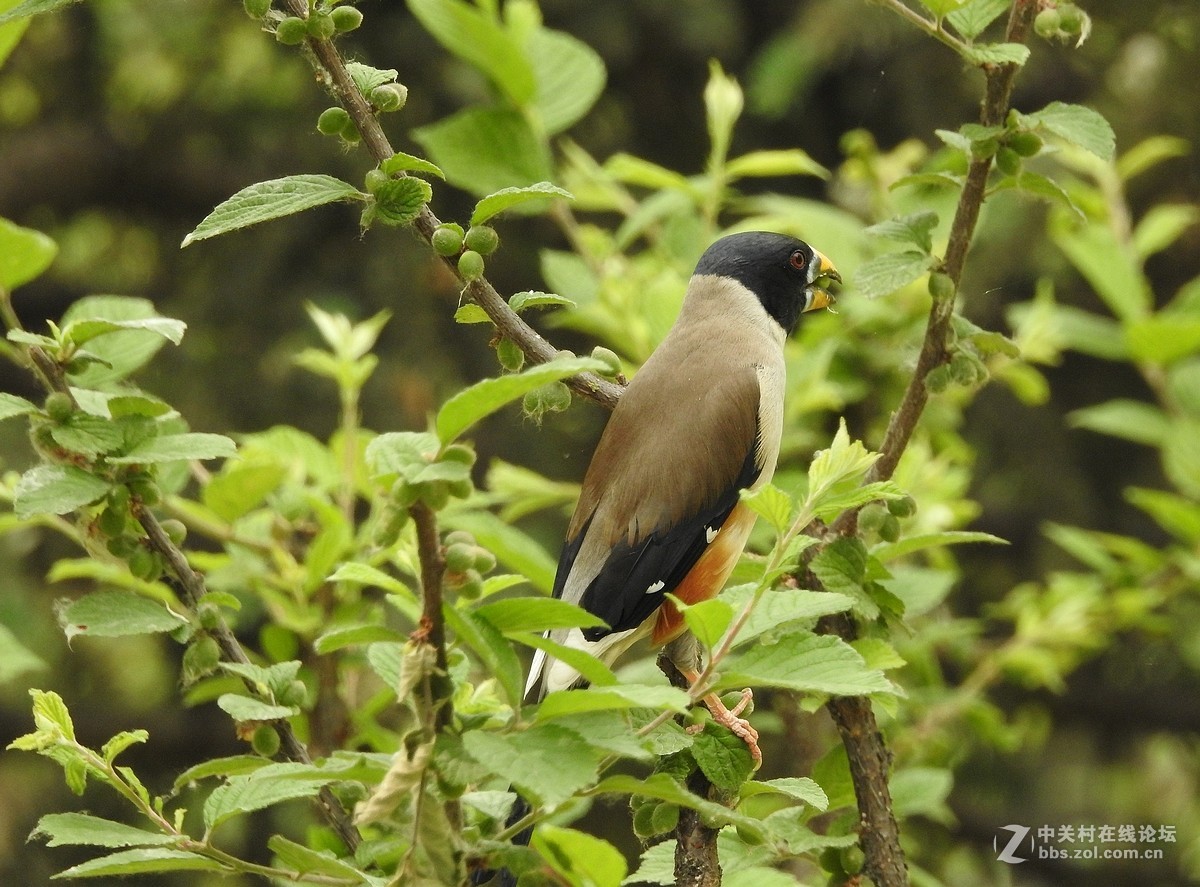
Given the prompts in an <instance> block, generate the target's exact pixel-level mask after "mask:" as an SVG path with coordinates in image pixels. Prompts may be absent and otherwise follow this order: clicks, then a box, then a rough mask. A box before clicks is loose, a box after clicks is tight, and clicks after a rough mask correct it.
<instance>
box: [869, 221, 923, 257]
mask: <svg viewBox="0 0 1200 887" xmlns="http://www.w3.org/2000/svg"><path fill="white" fill-rule="evenodd" d="M937 223H938V216H937V213H935V212H931V211H925V212H919V213H911V214H909V215H906V216H897V217H896V218H894V219H888V220H887V221H885V222H879V223H877V224H875V225H872V226H871V227H869V228H867V229H866V230H865V231H864V232H863V233H864V234H870V235H873V236H875V237H883V238H886V239H888V240H894V241H897V242H899V243H908V244H911V245H913V246H915V247H917V249H919V250H920V251H921V252H923V253H929V252H930V251H932V249H933V229H934V228H936V227H937Z"/></svg>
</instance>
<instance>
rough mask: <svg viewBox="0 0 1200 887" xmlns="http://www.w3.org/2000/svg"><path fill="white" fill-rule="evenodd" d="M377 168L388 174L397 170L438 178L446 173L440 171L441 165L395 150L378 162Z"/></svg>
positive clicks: (443, 176) (444, 176)
mask: <svg viewBox="0 0 1200 887" xmlns="http://www.w3.org/2000/svg"><path fill="white" fill-rule="evenodd" d="M379 168H380V169H381V170H383V171H384V172H385V173H387V174H388V175H394V174H396V173H398V172H407V173H416V172H423V173H428V174H429V175H431V176H437V177H438V178H439V179H444V178H446V174H445V173H444V172H442V170H441V167H439V166H437V165H436V164H434V163H430V162H429V161H428V160H426V159H425V158H423V157H416V156H414V155H412V154H405V153H404V152H403V151H397V152H396V153H395V154H393V155H392V156H391V157H389V158H388V159H387V160H385V161H383V163H381V164H379Z"/></svg>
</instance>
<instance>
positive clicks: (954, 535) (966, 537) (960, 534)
mask: <svg viewBox="0 0 1200 887" xmlns="http://www.w3.org/2000/svg"><path fill="white" fill-rule="evenodd" d="M971 542H987V543H991V544H993V545H1008V540H1007V539H1001V538H1000V537H999V536H993V535H992V534H991V533H980V532H976V531H970V530H946V531H943V532H940V533H924V534H921V535H919V536H906V537H905V538H903V539H901V540H899V541H898V542H881V543H880V544H878V545H876V546H875V547H874V548H872V549H871V556H872V557H874V558H876V559H878V560H880V561H884V562H886V561H891V560H896V559H897V558H901V557H905V556H907V555H910V554H913V553H915V552H918V551H924V550H926V549H929V548H942V547H944V546H946V545H963V544H966V543H971Z"/></svg>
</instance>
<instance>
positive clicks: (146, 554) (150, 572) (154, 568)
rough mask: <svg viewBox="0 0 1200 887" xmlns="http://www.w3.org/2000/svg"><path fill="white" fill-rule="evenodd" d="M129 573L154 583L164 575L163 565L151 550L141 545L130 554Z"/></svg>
mask: <svg viewBox="0 0 1200 887" xmlns="http://www.w3.org/2000/svg"><path fill="white" fill-rule="evenodd" d="M128 563H129V572H130V573H132V574H133V575H134V576H137V577H138V578H139V579H144V580H145V581H147V582H153V581H154V580H155V579H157V578H158V577H159V576H161V575H162V564H161V563H160V562H159V560H158V556H157V555H156V554H155V553H154V552H153V551H151V550H150V549H149V548H145V547H143V546H141V545H139V546H138V547H137V548H135V549H134V550H133V551H132V552H130V553H129V559H128Z"/></svg>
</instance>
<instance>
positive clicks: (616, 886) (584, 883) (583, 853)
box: [529, 824, 629, 887]
mask: <svg viewBox="0 0 1200 887" xmlns="http://www.w3.org/2000/svg"><path fill="white" fill-rule="evenodd" d="M529 846H531V847H532V848H533V849H534V850H536V851H537V852H538V853H540V854H541V856H542V859H544V860H545V861H546V862H547V863H548V864H549V866H550V868H551V869H553V870H554V871H555V872H557V873H558V874H559V875H561V876H562V878H563V879H564V883H567V884H572V885H579V887H620V884H621V882H622V881H623V880H624V878H625V875H626V873H627V872H628V871H629V867H628V866H627V865H626V863H625V856H624V854H622V853H621V851H619V850H618V849H617V848H616V847H614V846H613V845H612V844H610V843H608V842H607V841H604V840H601V839H600V838H594V837H592V836H591V835H587V834H584V833H583V832H580V831H576V830H575V829H570V828H560V827H559V826H556V825H550V824H543V825H542V826H540V827H539V828H538V829H537V831H535V832H534V833H533V838H532V839H531V840H530V842H529Z"/></svg>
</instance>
